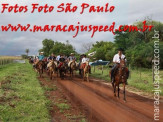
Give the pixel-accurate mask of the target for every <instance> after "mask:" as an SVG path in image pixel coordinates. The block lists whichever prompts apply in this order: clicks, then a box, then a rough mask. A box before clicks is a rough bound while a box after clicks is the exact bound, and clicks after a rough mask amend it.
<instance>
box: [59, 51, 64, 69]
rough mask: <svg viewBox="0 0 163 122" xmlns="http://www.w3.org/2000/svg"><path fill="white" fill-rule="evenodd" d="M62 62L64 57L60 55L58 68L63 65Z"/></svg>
mask: <svg viewBox="0 0 163 122" xmlns="http://www.w3.org/2000/svg"><path fill="white" fill-rule="evenodd" d="M64 62H65V57H64V55H62V54H61V55H60V58H59V65H58V68H60V67H61V66H62V65H63V63H64Z"/></svg>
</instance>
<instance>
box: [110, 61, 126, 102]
mask: <svg viewBox="0 0 163 122" xmlns="http://www.w3.org/2000/svg"><path fill="white" fill-rule="evenodd" d="M127 72H128V69H127V67H126V62H125V58H124V59H121V58H120V63H119V64H118V65H117V70H116V71H115V76H114V83H112V87H113V91H114V96H115V97H116V87H118V98H119V91H120V88H119V85H120V84H123V94H124V97H123V100H124V101H125V102H126V95H125V86H126V83H127ZM110 77H111V71H110Z"/></svg>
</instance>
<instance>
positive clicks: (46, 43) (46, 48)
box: [42, 39, 54, 56]
mask: <svg viewBox="0 0 163 122" xmlns="http://www.w3.org/2000/svg"><path fill="white" fill-rule="evenodd" d="M42 44H43V48H42V51H43V52H44V55H45V56H49V55H50V50H51V49H52V48H53V46H54V41H53V40H52V39H44V40H43V41H42Z"/></svg>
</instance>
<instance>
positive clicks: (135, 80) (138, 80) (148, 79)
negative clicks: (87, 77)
mask: <svg viewBox="0 0 163 122" xmlns="http://www.w3.org/2000/svg"><path fill="white" fill-rule="evenodd" d="M109 71H110V68H107V67H105V68H104V72H103V74H102V70H101V68H100V67H96V69H95V72H94V68H93V67H92V74H91V76H93V77H96V78H99V79H103V80H106V81H108V82H110V77H109ZM160 77H161V80H160V89H161V90H162V91H163V87H162V86H163V80H162V79H163V70H161V71H160ZM128 84H129V86H131V87H134V88H137V89H140V90H143V91H145V92H149V93H152V90H153V89H154V87H153V78H152V69H143V68H141V69H132V70H130V77H129V79H128ZM160 94H161V95H163V93H162V92H161V93H160Z"/></svg>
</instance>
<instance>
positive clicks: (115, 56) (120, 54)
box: [111, 48, 129, 83]
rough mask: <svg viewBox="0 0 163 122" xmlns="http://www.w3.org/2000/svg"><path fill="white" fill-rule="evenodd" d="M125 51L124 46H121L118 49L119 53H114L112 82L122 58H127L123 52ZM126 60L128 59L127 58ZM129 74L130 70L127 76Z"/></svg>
mask: <svg viewBox="0 0 163 122" xmlns="http://www.w3.org/2000/svg"><path fill="white" fill-rule="evenodd" d="M122 52H123V49H122V48H119V49H118V53H117V54H115V55H114V58H113V63H114V65H113V67H112V70H111V81H112V83H114V81H115V79H114V76H115V73H116V71H117V69H118V64H119V63H120V59H125V55H123V54H122ZM125 61H126V59H125ZM128 76H129V71H128V72H127V78H128Z"/></svg>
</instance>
